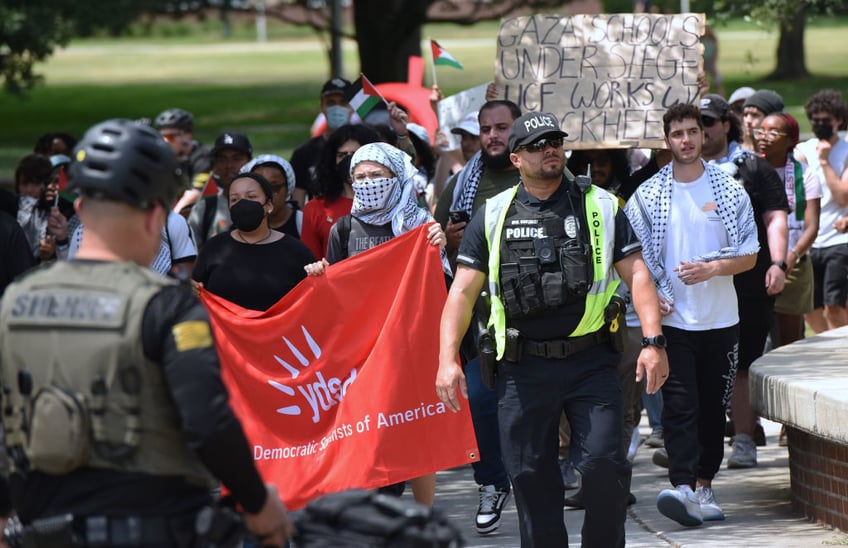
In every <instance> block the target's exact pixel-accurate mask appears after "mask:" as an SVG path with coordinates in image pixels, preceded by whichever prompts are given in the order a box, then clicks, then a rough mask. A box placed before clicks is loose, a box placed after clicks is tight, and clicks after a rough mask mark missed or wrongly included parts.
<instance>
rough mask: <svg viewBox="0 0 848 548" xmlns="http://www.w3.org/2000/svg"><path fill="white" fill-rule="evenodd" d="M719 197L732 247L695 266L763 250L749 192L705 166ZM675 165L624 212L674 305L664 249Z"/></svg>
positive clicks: (660, 287) (660, 288)
mask: <svg viewBox="0 0 848 548" xmlns="http://www.w3.org/2000/svg"><path fill="white" fill-rule="evenodd" d="M702 163H703V165H704V169H705V170H706V172H707V178H708V180H709V183H710V188H711V189H712V192H713V196H715V201H716V210H717V213H718V215H719V216H720V217H721V220H722V223H723V224H724V228H725V230H727V235H728V239H729V241H730V245H729V246H728V247H725V248H722V249H720V250H716V251H712V252H710V253H707V254H704V255H701V256H698V257H692V259H691V260H692V261H694V262H709V261H715V260H718V259H727V258H732V257H741V256H744V255H753V254H755V253H757V252H758V251H759V249H760V244H759V242H758V240H757V225H756V224H755V222H754V209H753V207H752V206H751V201H750V199H748V194H747V193H746V192H745V189H744V188H743V187H742V185H740V184H739V183H738V182H736V180H734V179H733V177H731V176H730V175H728V174H727V173H726V172H725V171H724V170H722V169H721V168H720V167H718V166H715V165H712V164H707V163H706V162H703V161H702ZM672 179H673V175H672V163H670V164H668V165H666V166H665V167H664V168H662V169H661V170H660V171H659V173H657V174H656V175H654V176H653V177H651V178H650V179H648V181H646V182H645V183H643V184H642V185H640V186H639V188H638V189H637V190H636V192H635V193H634V194H633V196H632V197H631V198H630V200H628V202H627V205H626V206H625V208H624V212H625V213H626V215H627V218H628V220H629V221H630V224H631V226H633V230H634V231H635V232H636V235H637V236H638V237H639V240H641V242H642V256H643V257H644V259H645V264H646V265H647V266H648V269H649V270H650V271H651V275H652V276H653V278H654V282H655V283H656V285H657V289H658V291H659V293H660V296H662V297H664V298H666V299H668V300H669V301H672V302H674V295H673V291H672V285H671V279H670V278H669V274H668V272H667V270H666V265H665V264H664V260H663V248H664V246H665V239H666V236H667V231H668V218H669V210H670V208H671V191H672V188H673V186H674V185H673V180H672Z"/></svg>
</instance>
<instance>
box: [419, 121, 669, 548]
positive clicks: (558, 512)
mask: <svg viewBox="0 0 848 548" xmlns="http://www.w3.org/2000/svg"><path fill="white" fill-rule="evenodd" d="M566 136H567V134H566V133H565V132H563V131H562V130H561V129H560V126H559V123H558V121H557V119H556V117H555V116H553V115H551V114H548V113H541V112H528V113H526V114H524V115H523V116H521V117H520V118H518V119H516V120H515V122H514V124H513V126H512V130H511V131H510V135H509V147H510V150H511V151H512V152H511V154H510V159H511V161H512V163H513V164H515V166H516V167H517V168H518V169H519V172H520V174H521V182H520V183H519V184H518V185H517V186H516V187H514V188H511V189H509V190H507V191H505V192H503V193H501V194H498V195H497V196H495V197H493V198H491V199H489V200H487V202H486V205H485V206H483V207H484V211H483V213H482V214H480V213H477V214H476V215H474V216H473V217H472V220H471V222H470V223H469V225H468V227H467V228H466V230H465V234H464V236H463V239H462V243H461V245H460V249H459V255H458V257H457V263H458V267H457V272H456V277H455V279H454V283H453V285H452V286H451V289H450V294H449V295H448V300H447V302H446V304H445V308H444V312H443V314H442V321H441V348H440V356H439V372H438V376H437V378H436V392H437V394H438V395H439V398H440V399H441V400H442V401H444V402H445V403H446V404H447V405H448V406H449V407H450V408H451V409H453V410H455V411H456V410H458V409H459V397H458V396H457V388H459V391H460V392H461V393H462V395H463V396H466V397H467V395H466V386H465V378H464V376H463V374H462V370H461V369H460V367H459V365H458V364H457V361H456V355H457V351H458V349H459V344H460V340H461V339H462V334H463V333H465V330H466V328H467V327H468V323H469V321H470V318H471V313H472V308H473V304H474V302H475V300H476V299H477V297H478V295H480V292H481V290H482V289H483V287H484V283H486V280H487V279H488V284H487V287H486V290H487V291H488V292H489V293H490V295H491V313H490V317H489V326H490V329H491V330H492V331H493V335H494V343H495V349H496V355H497V359H498V378H497V390H498V398H499V406H498V420H499V423H500V438H501V447H502V453H503V459H504V463H505V465H506V468H507V471H508V472H509V475H510V480H511V481H512V484H513V492H514V493H515V502H516V506H517V507H518V517H519V527H520V531H521V546H522V547H524V548H528V547H536V548H538V547H543V546H551V547H557V548H560V547H562V546H567V545H568V535H567V532H566V530H565V525H564V523H563V516H562V506H563V494H564V490H563V486H562V479H561V476H560V471H559V466H558V464H557V427H558V425H559V418H560V415H561V412H562V411H563V410H564V411H565V413H566V414H567V416H568V420H569V422H570V423H571V427H572V431H573V441H572V443H573V444H575V446H576V447H575V449H578V450H581V451H582V453H583V459H582V463H581V465H580V472H581V473H582V476H583V496H584V504H585V508H586V515H585V519H584V525H583V531H582V539H583V546H596V547H603V548H611V547H615V546H624V518H625V508H626V500H627V495H628V492H629V487H630V470H629V466H628V465H627V462H626V460H625V456H624V450H623V447H622V444H621V428H622V426H621V424H622V405H621V396H620V391H619V386H618V377H617V372H616V368H617V365H618V361H619V355H618V353H617V352H616V350H615V349H614V348H613V345H612V344H611V341H610V331H611V330H613V331H615V330H616V329H617V328H618V326H617V325H611V324H610V322H608V321H607V319H609V318H610V316H609V315H608V314H606V312H607V309H608V305H609V304H610V302H611V299H612V297H613V293H614V291H615V289H616V287H617V286H618V284H619V283H620V280H624V282H625V283H626V284H627V285H628V286H629V287H630V288H631V289H632V292H633V301H634V303H635V306H636V310H637V312H638V314H639V318H640V320H641V324H642V330H643V334H644V336H645V339H643V346H644V348H643V350H642V352H641V355H640V357H639V363H638V366H637V370H636V371H634V375H636V376H637V377H638V378H641V377H645V378H646V380H647V389H648V391H649V392H651V393H653V392H656V391H657V390H658V389H659V388H660V386H661V385H662V383H663V382H664V381H665V377H666V376H667V375H668V360H667V357H666V354H665V350H664V348H663V344H662V343H663V338H662V332H661V325H660V310H659V303H658V299H657V294H656V290H655V288H654V285H653V282H652V281H651V278H650V276H649V274H648V270H647V268H646V267H645V264H644V262H643V261H642V254H641V245H640V243H639V241H638V240H637V239H636V237H635V236H634V234H633V230H632V228H631V227H630V224H629V222H628V221H627V218H626V217H625V216H624V213H623V212H622V211H619V208H618V200H617V199H616V198H615V197H614V196H612V195H611V194H609V193H607V192H606V191H604V190H602V189H600V188H598V187H595V186H592V185H591V184H590V183H589V182H588V181H586V180H585V179H584V178H580V177H578V179H577V180H576V181H575V180H570V178H567V177H566V176H565V175H564V174H563V172H564V168H565V154H564V151H563V138H564V137H566ZM616 321H617V320H612V323H613V324H614V323H615V322H616Z"/></svg>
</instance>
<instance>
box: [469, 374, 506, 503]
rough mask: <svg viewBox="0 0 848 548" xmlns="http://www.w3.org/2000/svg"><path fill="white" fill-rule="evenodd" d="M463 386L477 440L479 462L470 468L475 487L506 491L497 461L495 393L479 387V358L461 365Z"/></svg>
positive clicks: (498, 441)
mask: <svg viewBox="0 0 848 548" xmlns="http://www.w3.org/2000/svg"><path fill="white" fill-rule="evenodd" d="M464 372H465V383H466V385H467V386H468V406H469V407H470V409H471V422H472V423H473V424H474V433H475V435H476V436H477V450H478V451H479V452H480V460H479V461H478V462H474V463H472V464H471V466H472V467H473V468H474V481H476V482H477V484H478V485H494V486H495V487H498V488H502V489H503V488H506V487H509V477H508V476H507V473H506V468H504V464H503V459H502V458H501V442H500V433H499V430H498V393H497V391H496V390H490V389H488V388H486V386H485V385H484V384H483V379H482V377H481V375H480V358H474V359H473V360H471V361H470V362H468V363H467V364H466V365H465V368H464Z"/></svg>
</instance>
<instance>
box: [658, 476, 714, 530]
mask: <svg viewBox="0 0 848 548" xmlns="http://www.w3.org/2000/svg"><path fill="white" fill-rule="evenodd" d="M657 510H659V511H660V514H662V515H664V516H665V517H667V518H669V519H673V520H674V521H676V522H677V523H679V524H681V525H687V526H693V525H701V524H702V523H703V522H704V518H703V515H702V514H701V503H700V501H699V500H698V497H696V496H695V492H694V491H692V488H691V487H689V486H688V485H678V486H677V487H675V488H674V489H663V490H662V491H660V494H659V496H657Z"/></svg>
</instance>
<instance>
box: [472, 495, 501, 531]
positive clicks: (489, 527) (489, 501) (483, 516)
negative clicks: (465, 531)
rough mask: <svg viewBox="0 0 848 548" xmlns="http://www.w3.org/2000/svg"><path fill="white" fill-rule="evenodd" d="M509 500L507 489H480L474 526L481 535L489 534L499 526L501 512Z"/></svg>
mask: <svg viewBox="0 0 848 548" xmlns="http://www.w3.org/2000/svg"><path fill="white" fill-rule="evenodd" d="M507 499H509V487H507V488H506V489H498V488H496V487H495V486H494V485H484V486H482V487H480V506H478V507H477V519H476V521H475V526H476V527H477V532H478V533H479V534H481V535H483V534H486V533H491V532H492V531H494V530H495V529H497V528H498V527H499V526H500V524H501V511H502V510H503V507H504V505H505V504H506V501H507Z"/></svg>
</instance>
